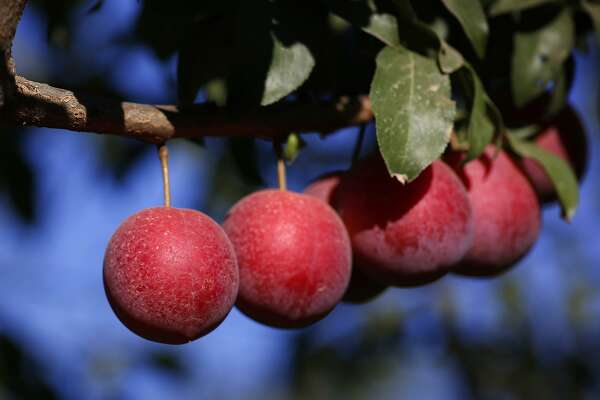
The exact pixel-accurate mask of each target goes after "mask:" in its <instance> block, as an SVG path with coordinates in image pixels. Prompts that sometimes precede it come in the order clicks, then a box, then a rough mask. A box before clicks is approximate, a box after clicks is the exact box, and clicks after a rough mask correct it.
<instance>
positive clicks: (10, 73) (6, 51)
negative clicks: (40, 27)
mask: <svg viewBox="0 0 600 400" xmlns="http://www.w3.org/2000/svg"><path fill="white" fill-rule="evenodd" d="M26 3H27V1H26V0H0V110H1V109H3V108H4V106H5V105H6V104H7V103H9V102H10V101H11V99H12V97H13V95H14V92H15V63H14V60H13V58H12V42H13V39H14V37H15V32H16V31H17V25H18V24H19V20H20V19H21V15H22V14H23V9H24V8H25V4H26Z"/></svg>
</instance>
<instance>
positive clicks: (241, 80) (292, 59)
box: [227, 0, 315, 107]
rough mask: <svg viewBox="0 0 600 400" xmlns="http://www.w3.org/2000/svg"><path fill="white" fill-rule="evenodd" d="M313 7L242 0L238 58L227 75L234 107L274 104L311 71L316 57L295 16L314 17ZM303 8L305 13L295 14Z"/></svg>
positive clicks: (259, 0)
mask: <svg viewBox="0 0 600 400" xmlns="http://www.w3.org/2000/svg"><path fill="white" fill-rule="evenodd" d="M312 11H313V10H312V8H308V7H306V8H304V9H301V10H297V9H296V8H293V7H292V5H290V4H288V3H287V2H281V3H280V2H271V1H268V0H257V1H255V2H242V3H241V5H240V9H239V15H238V19H239V20H238V26H237V35H236V50H235V62H234V64H233V65H232V66H231V68H230V73H229V76H228V98H227V101H228V103H229V104H230V105H232V106H246V107H247V106H256V105H258V104H260V105H263V106H265V105H269V104H272V103H274V102H276V101H278V100H280V99H282V98H283V97H285V96H287V95H288V94H290V93H291V92H293V91H294V90H296V89H297V88H298V87H300V85H302V84H303V83H304V82H305V81H306V80H307V79H308V77H309V76H310V73H311V72H312V70H313V67H314V66H315V60H314V58H313V56H312V54H311V51H310V50H309V48H308V46H307V45H306V44H305V43H304V39H305V35H304V32H303V31H302V28H301V27H300V24H299V23H298V21H296V19H298V18H300V19H310V17H312V16H313V14H311V12H312ZM298 13H302V14H301V15H296V16H294V15H295V14H298Z"/></svg>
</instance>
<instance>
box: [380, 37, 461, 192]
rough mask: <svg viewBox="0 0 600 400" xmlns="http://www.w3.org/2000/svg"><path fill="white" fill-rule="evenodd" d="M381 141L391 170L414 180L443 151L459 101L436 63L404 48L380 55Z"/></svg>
mask: <svg viewBox="0 0 600 400" xmlns="http://www.w3.org/2000/svg"><path fill="white" fill-rule="evenodd" d="M370 96H371V101H372V103H373V111H374V113H375V121H376V127H377V141H378V143H379V149H380V151H381V154H382V155H383V158H384V160H385V163H386V165H387V167H388V170H389V172H390V174H391V175H392V176H394V177H396V178H397V179H398V180H399V181H401V182H410V181H412V180H413V179H415V178H416V177H417V176H418V175H419V173H420V172H421V171H422V170H423V169H425V168H426V167H427V166H428V165H429V164H431V162H433V161H434V160H435V159H437V158H438V157H439V156H440V154H441V153H442V152H443V151H444V149H445V147H446V145H447V144H448V141H449V140H450V133H451V130H452V123H453V120H454V113H455V105H454V102H453V101H452V100H451V99H450V79H449V78H448V76H447V75H444V74H442V73H441V72H440V70H439V68H438V67H437V65H436V63H435V62H434V61H433V60H431V59H429V58H426V57H423V56H421V55H419V54H417V53H414V52H412V51H410V50H407V49H405V48H403V47H397V48H392V47H386V48H384V49H383V50H382V51H381V52H380V53H379V55H378V56H377V69H376V71H375V76H374V77H373V82H372V85H371V93H370Z"/></svg>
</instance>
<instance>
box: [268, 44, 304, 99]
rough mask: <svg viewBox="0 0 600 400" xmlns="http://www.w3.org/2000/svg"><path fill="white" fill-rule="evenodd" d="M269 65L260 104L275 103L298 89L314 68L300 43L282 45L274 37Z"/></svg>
mask: <svg viewBox="0 0 600 400" xmlns="http://www.w3.org/2000/svg"><path fill="white" fill-rule="evenodd" d="M272 38H273V52H272V60H271V65H270V66H269V70H268V72H267V79H266V81H265V88H264V92H263V95H262V100H261V102H260V104H261V105H262V106H267V105H269V104H272V103H275V102H276V101H277V100H280V99H282V98H284V97H285V96H287V95H288V94H290V93H292V92H293V91H294V90H296V89H298V88H299V87H300V85H302V84H303V83H304V81H305V80H307V79H308V77H309V75H310V72H311V71H312V69H313V67H314V66H315V60H314V59H313V57H312V55H311V53H310V50H309V49H308V48H307V47H306V46H305V45H304V44H302V43H298V42H296V43H292V44H290V45H288V46H286V45H284V44H283V43H282V42H281V41H280V40H279V39H278V38H277V37H276V36H275V35H273V36H272Z"/></svg>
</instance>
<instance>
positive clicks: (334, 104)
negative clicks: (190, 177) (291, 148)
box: [0, 76, 373, 143]
mask: <svg viewBox="0 0 600 400" xmlns="http://www.w3.org/2000/svg"><path fill="white" fill-rule="evenodd" d="M372 118H373V112H372V110H371V103H370V101H369V98H368V97H366V96H358V97H341V98H338V99H336V100H335V101H330V102H326V103H323V102H321V103H310V104H309V103H299V102H282V103H278V104H275V105H272V106H268V107H260V108H258V109H256V110H254V111H252V112H243V113H233V112H231V111H230V110H227V109H225V108H222V107H217V106H215V105H213V104H198V105H193V106H191V107H186V108H185V110H180V109H178V108H177V106H173V105H151V104H138V103H130V102H121V101H118V100H113V99H108V98H102V97H96V96H89V95H84V94H81V93H74V92H71V91H69V90H65V89H59V88H55V87H52V86H49V85H46V84H43V83H38V82H33V81H29V80H27V79H25V78H22V77H20V76H17V77H16V91H15V96H14V99H13V101H12V102H11V104H10V107H7V108H5V109H4V110H0V123H2V124H4V125H6V124H8V125H13V126H24V125H33V126H39V127H48V128H60V129H68V130H73V131H80V132H95V133H103V134H112V135H120V136H127V137H132V138H135V139H139V140H142V141H145V142H149V143H162V142H164V141H165V140H167V139H171V138H177V137H185V138H193V137H203V136H253V137H259V138H272V137H276V136H279V135H284V134H287V133H290V132H292V131H296V132H322V133H328V132H332V131H335V130H337V129H340V128H344V127H347V126H351V125H358V124H363V123H366V122H369V121H370V120H371V119H372Z"/></svg>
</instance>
